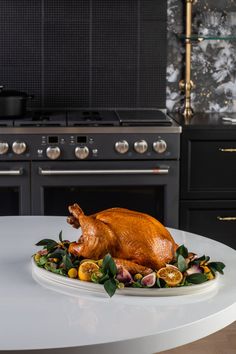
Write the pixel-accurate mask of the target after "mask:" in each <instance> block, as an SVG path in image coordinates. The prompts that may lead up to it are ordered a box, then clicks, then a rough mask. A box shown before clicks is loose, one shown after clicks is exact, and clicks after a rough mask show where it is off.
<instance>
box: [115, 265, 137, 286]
mask: <svg viewBox="0 0 236 354" xmlns="http://www.w3.org/2000/svg"><path fill="white" fill-rule="evenodd" d="M117 270H118V273H117V275H116V279H117V280H118V281H119V282H120V283H124V284H125V285H127V284H131V283H132V282H133V278H132V275H131V274H130V272H129V271H128V270H127V269H125V268H124V267H118V269H117Z"/></svg>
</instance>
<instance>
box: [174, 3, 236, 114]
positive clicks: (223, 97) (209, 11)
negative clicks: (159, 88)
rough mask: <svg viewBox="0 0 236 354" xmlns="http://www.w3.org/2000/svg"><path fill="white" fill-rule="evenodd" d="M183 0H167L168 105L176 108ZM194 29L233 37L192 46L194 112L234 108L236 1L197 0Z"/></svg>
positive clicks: (179, 105)
mask: <svg viewBox="0 0 236 354" xmlns="http://www.w3.org/2000/svg"><path fill="white" fill-rule="evenodd" d="M184 6H185V0H168V65H167V107H168V109H169V110H170V111H179V110H180V109H181V108H182V105H183V95H182V94H181V93H180V91H179V87H178V83H179V80H180V79H181V78H182V77H183V75H182V71H183V63H184V46H183V44H182V42H181V40H179V37H178V35H179V34H180V33H183V24H184V16H183V12H184V11H183V7H184ZM193 33H196V34H200V35H208V36H215V35H217V36H221V37H227V36H231V38H233V37H235V39H232V40H211V41H208V40H205V41H203V42H201V43H198V44H196V43H195V45H194V46H193V54H192V79H193V82H194V83H195V84H196V88H195V89H194V90H193V91H192V104H193V108H194V110H195V111H197V112H202V111H210V112H236V1H235V0H217V1H216V0H208V1H205V0H198V2H196V3H195V4H194V5H193Z"/></svg>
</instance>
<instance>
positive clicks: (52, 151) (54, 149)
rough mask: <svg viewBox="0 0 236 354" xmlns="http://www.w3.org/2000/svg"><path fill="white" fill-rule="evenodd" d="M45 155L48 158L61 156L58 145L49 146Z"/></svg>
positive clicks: (52, 158)
mask: <svg viewBox="0 0 236 354" xmlns="http://www.w3.org/2000/svg"><path fill="white" fill-rule="evenodd" d="M46 155H47V157H48V158H49V159H50V160H57V159H58V158H59V157H60V156H61V150H60V148H59V147H58V146H49V147H48V148H47V150H46Z"/></svg>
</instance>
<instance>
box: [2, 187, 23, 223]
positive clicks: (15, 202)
mask: <svg viewBox="0 0 236 354" xmlns="http://www.w3.org/2000/svg"><path fill="white" fill-rule="evenodd" d="M19 193H20V192H19V188H17V187H1V188H0V200H1V201H2V202H1V203H0V215H1V216H8V215H19V214H20V210H19Z"/></svg>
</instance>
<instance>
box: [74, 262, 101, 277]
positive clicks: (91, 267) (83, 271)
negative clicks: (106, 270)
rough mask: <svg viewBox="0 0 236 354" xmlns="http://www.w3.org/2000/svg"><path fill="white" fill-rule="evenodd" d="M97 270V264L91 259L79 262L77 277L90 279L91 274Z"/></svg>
mask: <svg viewBox="0 0 236 354" xmlns="http://www.w3.org/2000/svg"><path fill="white" fill-rule="evenodd" d="M98 270H99V266H98V265H97V264H96V263H94V261H93V260H91V261H85V262H83V263H81V264H80V266H79V270H78V277H79V279H80V280H83V281H91V276H92V274H93V273H94V272H96V271H98Z"/></svg>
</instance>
